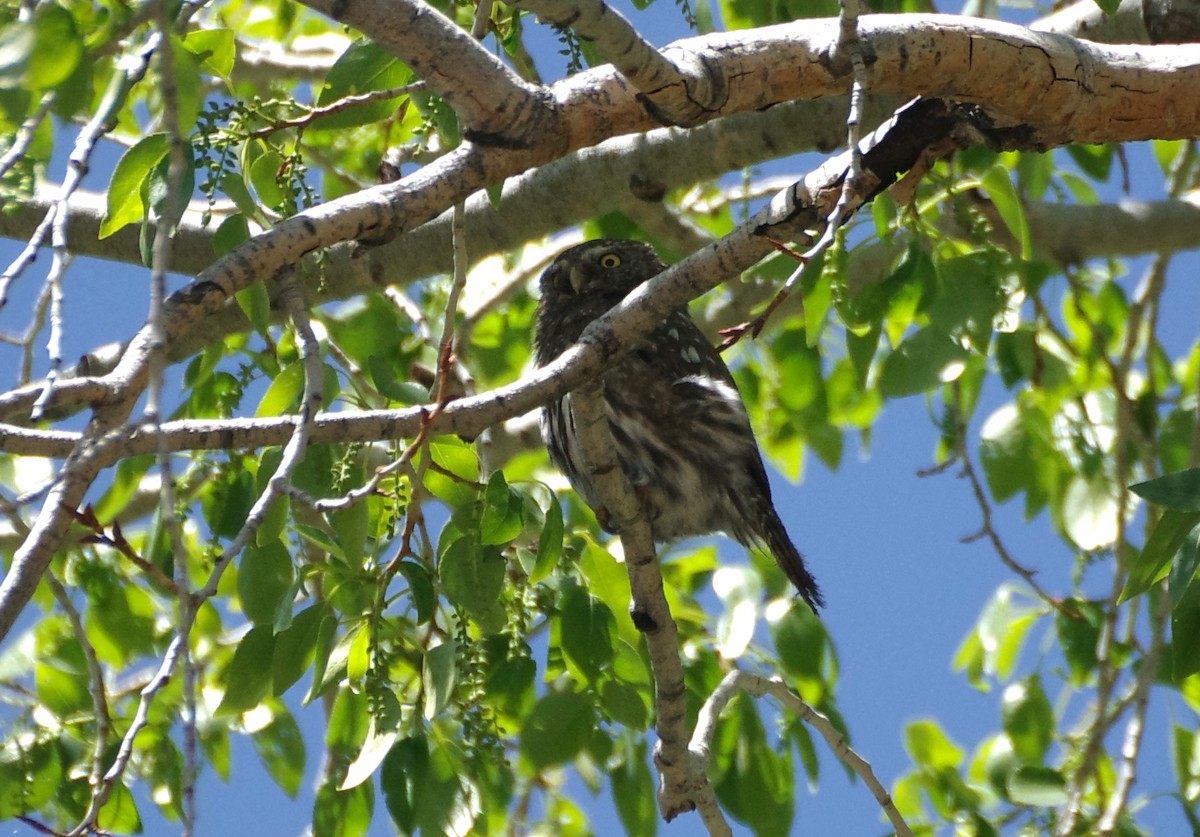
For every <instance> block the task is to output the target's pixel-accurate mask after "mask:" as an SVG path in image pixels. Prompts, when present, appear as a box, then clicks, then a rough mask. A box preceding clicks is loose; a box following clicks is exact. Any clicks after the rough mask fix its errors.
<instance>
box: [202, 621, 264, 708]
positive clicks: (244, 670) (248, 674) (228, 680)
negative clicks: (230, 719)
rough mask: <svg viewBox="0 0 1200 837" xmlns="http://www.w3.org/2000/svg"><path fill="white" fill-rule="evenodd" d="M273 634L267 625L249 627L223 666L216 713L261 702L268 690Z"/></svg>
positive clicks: (250, 706)
mask: <svg viewBox="0 0 1200 837" xmlns="http://www.w3.org/2000/svg"><path fill="white" fill-rule="evenodd" d="M274 653H275V634H274V633H273V632H272V630H271V626H270V625H258V626H255V627H253V628H251V629H250V630H249V631H248V632H247V633H246V635H245V636H244V637H242V641H241V642H239V643H238V646H237V649H236V650H234V652H233V659H232V660H231V661H230V663H229V667H228V668H226V669H225V676H224V678H223V680H224V682H225V695H224V697H222V698H221V705H220V706H218V707H217V712H216V714H217V715H219V716H220V715H239V714H241V713H243V712H247V711H249V710H251V709H253V708H254V707H256V706H258V705H259V704H260V703H262V701H263V699H264V698H266V697H267V695H269V694H270V693H271V658H272V656H273V655H274Z"/></svg>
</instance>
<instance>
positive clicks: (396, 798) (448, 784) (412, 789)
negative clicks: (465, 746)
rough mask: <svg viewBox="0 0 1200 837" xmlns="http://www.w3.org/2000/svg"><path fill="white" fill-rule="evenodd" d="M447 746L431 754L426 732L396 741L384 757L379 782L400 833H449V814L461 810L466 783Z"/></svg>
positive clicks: (451, 815) (451, 814) (452, 814)
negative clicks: (450, 756) (461, 794)
mask: <svg viewBox="0 0 1200 837" xmlns="http://www.w3.org/2000/svg"><path fill="white" fill-rule="evenodd" d="M447 749H448V748H445V747H439V748H438V750H436V751H435V752H434V753H433V754H432V755H431V754H430V752H429V744H428V742H427V741H426V739H425V736H424V735H416V736H411V737H409V738H405V739H403V740H401V741H398V742H396V745H395V746H394V747H392V749H391V752H389V753H388V754H387V757H386V758H385V759H384V760H383V768H382V769H381V770H380V777H379V784H380V787H381V788H382V789H383V795H384V799H385V800H386V802H387V808H388V813H390V814H391V815H392V820H393V822H395V823H396V826H397V828H398V829H399V830H400V832H401V833H403V834H415V833H417V832H418V831H419V832H420V833H421V834H423V835H424V834H445V833H448V832H450V831H451V829H450V821H451V818H452V817H453V816H454V815H455V814H457V813H461V812H462V811H463V808H462V807H460V800H461V797H460V792H462V791H465V790H466V788H467V787H469V786H468V784H467V782H466V777H465V776H463V775H461V774H460V772H459V771H458V770H457V769H456V767H455V765H454V764H453V763H452V762H451V761H450V759H449V758H448V756H447Z"/></svg>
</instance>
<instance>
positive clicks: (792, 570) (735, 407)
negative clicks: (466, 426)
mask: <svg viewBox="0 0 1200 837" xmlns="http://www.w3.org/2000/svg"><path fill="white" fill-rule="evenodd" d="M665 268H666V265H665V264H664V263H663V262H662V261H661V260H660V259H659V258H658V256H657V255H656V254H655V252H654V250H653V248H651V247H650V246H649V245H647V244H643V243H641V242H636V241H613V240H607V239H602V240H597V241H589V242H587V243H584V244H580V245H578V246H576V247H572V248H571V249H569V250H567V251H565V252H564V253H562V254H561V255H559V257H558V258H557V259H555V260H554V263H553V264H551V265H550V267H548V268H547V269H546V272H545V273H543V274H542V280H541V301H540V302H539V304H538V314H537V339H536V344H535V357H536V361H537V364H538V365H539V366H544V365H546V364H548V363H550V362H551V361H553V360H554V359H555V358H557V357H558V356H559V355H560V354H561V353H562V352H563V351H564V350H566V349H567V348H568V347H569V346H571V345H572V344H573V343H575V342H576V341H577V340H578V339H579V336H580V335H581V334H582V333H583V330H584V328H586V327H587V325H588V324H589V323H591V322H592V320H594V319H596V318H597V317H599V316H600V315H602V314H604V313H605V312H607V311H608V310H609V309H610V308H612V307H613V306H614V305H616V304H618V303H619V302H620V301H621V300H622V299H624V298H625V296H626V295H627V294H628V293H629V292H630V291H632V290H633V289H634V288H636V287H637V286H638V285H640V284H641V283H642V282H644V281H646V280H647V279H650V278H651V277H653V276H655V275H657V274H658V273H660V272H661V271H662V270H664V269H665ZM604 402H605V408H606V412H607V417H608V422H609V427H610V429H611V432H612V437H613V443H614V446H615V448H616V453H617V459H618V461H619V462H620V464H621V468H622V470H623V471H624V472H625V475H626V476H627V477H628V478H629V481H630V482H631V483H632V484H633V486H634V487H635V489H636V490H637V492H638V496H639V497H640V499H641V501H642V503H643V506H644V508H645V510H646V513H647V516H648V517H649V518H650V524H651V529H652V530H653V533H654V538H655V540H657V541H670V540H674V539H676V538H683V537H688V536H692V535H703V534H708V533H710V532H716V531H724V532H727V533H728V534H729V535H731V536H732V537H734V538H736V539H737V540H738V541H739V542H741V543H742V544H744V545H746V546H763V547H765V548H766V549H768V550H769V551H770V552H771V553H772V554H773V555H774V556H775V560H776V561H777V562H778V563H779V566H780V567H781V568H782V569H783V571H784V573H786V574H787V576H788V578H789V579H791V581H792V583H793V584H794V585H795V587H796V589H797V590H798V591H799V593H800V595H801V596H803V597H804V600H805V601H806V602H808V604H809V605H810V606H811V607H813V608H814V609H815V608H817V607H818V606H819V605H821V604H822V599H821V592H820V590H819V589H818V588H817V583H816V581H815V580H814V579H813V577H812V575H811V574H810V573H809V571H808V569H807V567H805V565H804V559H803V557H802V556H801V555H800V553H799V551H798V550H797V549H796V547H795V545H793V544H792V541H791V538H789V537H788V534H787V531H786V530H785V529H784V526H783V523H782V521H780V519H779V514H778V513H777V512H776V511H775V507H774V505H773V504H772V502H771V489H770V486H769V485H768V483H767V472H766V469H765V468H764V467H763V462H762V457H761V456H760V454H759V452H758V445H757V443H756V442H755V440H754V434H753V432H752V431H751V429H750V419H749V417H748V416H747V414H746V407H745V405H744V404H743V403H742V399H741V396H740V395H739V394H738V391H737V387H736V386H735V385H734V382H733V377H732V376H731V375H730V374H729V369H728V367H726V366H725V362H724V361H723V360H721V356H720V355H719V354H718V353H717V352H716V350H715V349H714V348H713V347H712V344H711V343H709V341H708V339H707V338H706V337H705V336H704V334H703V332H701V331H700V329H699V328H697V327H696V324H695V323H694V322H693V321H692V318H691V316H690V315H689V314H688V312H687V310H686V309H684V308H680V309H677V310H675V311H673V312H671V313H670V314H669V315H668V316H667V317H666V319H664V320H663V321H662V323H661V324H659V325H658V326H657V327H656V328H655V329H654V330H653V331H651V332H650V334H649V335H647V336H646V339H645V340H644V341H642V342H641V343H639V344H638V345H636V346H634V347H633V348H632V349H631V350H630V351H629V353H628V354H626V355H624V356H623V357H622V358H621V359H620V360H618V361H617V362H616V363H615V364H614V365H612V366H611V367H609V368H608V370H607V371H606V372H605V373H604ZM542 438H543V440H544V441H545V443H546V447H547V448H548V449H549V451H550V458H551V459H552V460H553V461H554V464H555V465H556V466H558V468H559V469H561V470H562V471H563V473H564V474H566V476H567V478H568V479H569V480H570V481H571V484H572V485H573V486H574V487H575V489H576V490H577V491H578V492H579V493H580V494H581V495H582V496H583V499H584V500H585V501H586V502H587V503H588V505H590V506H591V507H592V508H593V509H596V510H597V512H598V514H599V516H600V517H601V520H602V521H603V520H604V519H605V517H606V515H604V514H603V509H602V504H601V503H600V498H599V496H598V495H597V493H596V489H595V486H594V485H593V484H592V480H591V477H590V475H589V474H588V471H587V468H586V467H585V465H584V457H583V453H582V451H581V449H580V446H579V440H578V437H577V436H576V433H575V423H574V417H573V415H572V412H571V396H570V395H569V394H568V395H566V396H564V397H563V398H562V399H560V400H559V401H555V402H552V403H551V404H549V405H547V406H546V407H545V409H544V410H543V411H542Z"/></svg>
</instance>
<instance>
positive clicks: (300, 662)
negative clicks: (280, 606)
mask: <svg viewBox="0 0 1200 837" xmlns="http://www.w3.org/2000/svg"><path fill="white" fill-rule="evenodd" d="M323 620H325V606H324V605H321V604H315V605H311V606H310V607H306V608H305V609H304V610H302V611H300V612H299V613H297V614H296V616H295V618H294V619H292V624H291V625H289V626H288V627H287V628H286V629H285V630H282V631H280V632H279V633H277V634H276V635H275V649H274V651H273V652H272V655H271V684H272V694H274V695H275V696H276V697H279V696H280V695H282V694H283V693H284V692H286V691H287V690H288V689H289V688H291V686H292V684H294V683H295V682H296V681H297V680H299V679H300V677H301V675H303V674H304V672H305V670H306V669H307V668H308V667H309V666H310V665H312V663H313V661H314V659H315V658H316V652H317V647H318V645H319V641H320V636H321V628H322V622H323ZM328 621H330V622H332V621H334V620H332V619H329V620H328ZM313 674H314V676H316V674H317V673H316V672H314V673H313Z"/></svg>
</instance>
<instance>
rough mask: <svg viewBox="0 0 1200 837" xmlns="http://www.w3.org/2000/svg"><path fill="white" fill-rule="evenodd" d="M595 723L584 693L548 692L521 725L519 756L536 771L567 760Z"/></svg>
mask: <svg viewBox="0 0 1200 837" xmlns="http://www.w3.org/2000/svg"><path fill="white" fill-rule="evenodd" d="M595 723H596V710H595V708H594V707H593V706H592V702H591V700H589V699H588V697H587V696H586V695H582V694H579V693H578V692H553V693H551V694H548V695H546V696H545V697H543V698H542V699H541V700H539V701H538V702H537V703H536V704H535V705H534V707H533V711H532V712H530V713H529V715H528V716H527V717H526V718H525V723H524V724H523V725H522V727H521V743H520V750H521V755H522V756H524V757H525V758H526V759H528V760H529V762H530V763H531V764H533V766H534V768H536V769H538V770H541V769H544V768H547V767H552V766H554V765H556V764H562V763H563V762H565V761H570V760H571V759H573V758H574V757H575V756H576V755H577V754H578V753H579V752H580V751H581V750H582V749H583V748H584V746H585V745H586V744H587V742H588V739H589V738H590V737H591V734H592V728H593V727H594V726H595Z"/></svg>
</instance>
